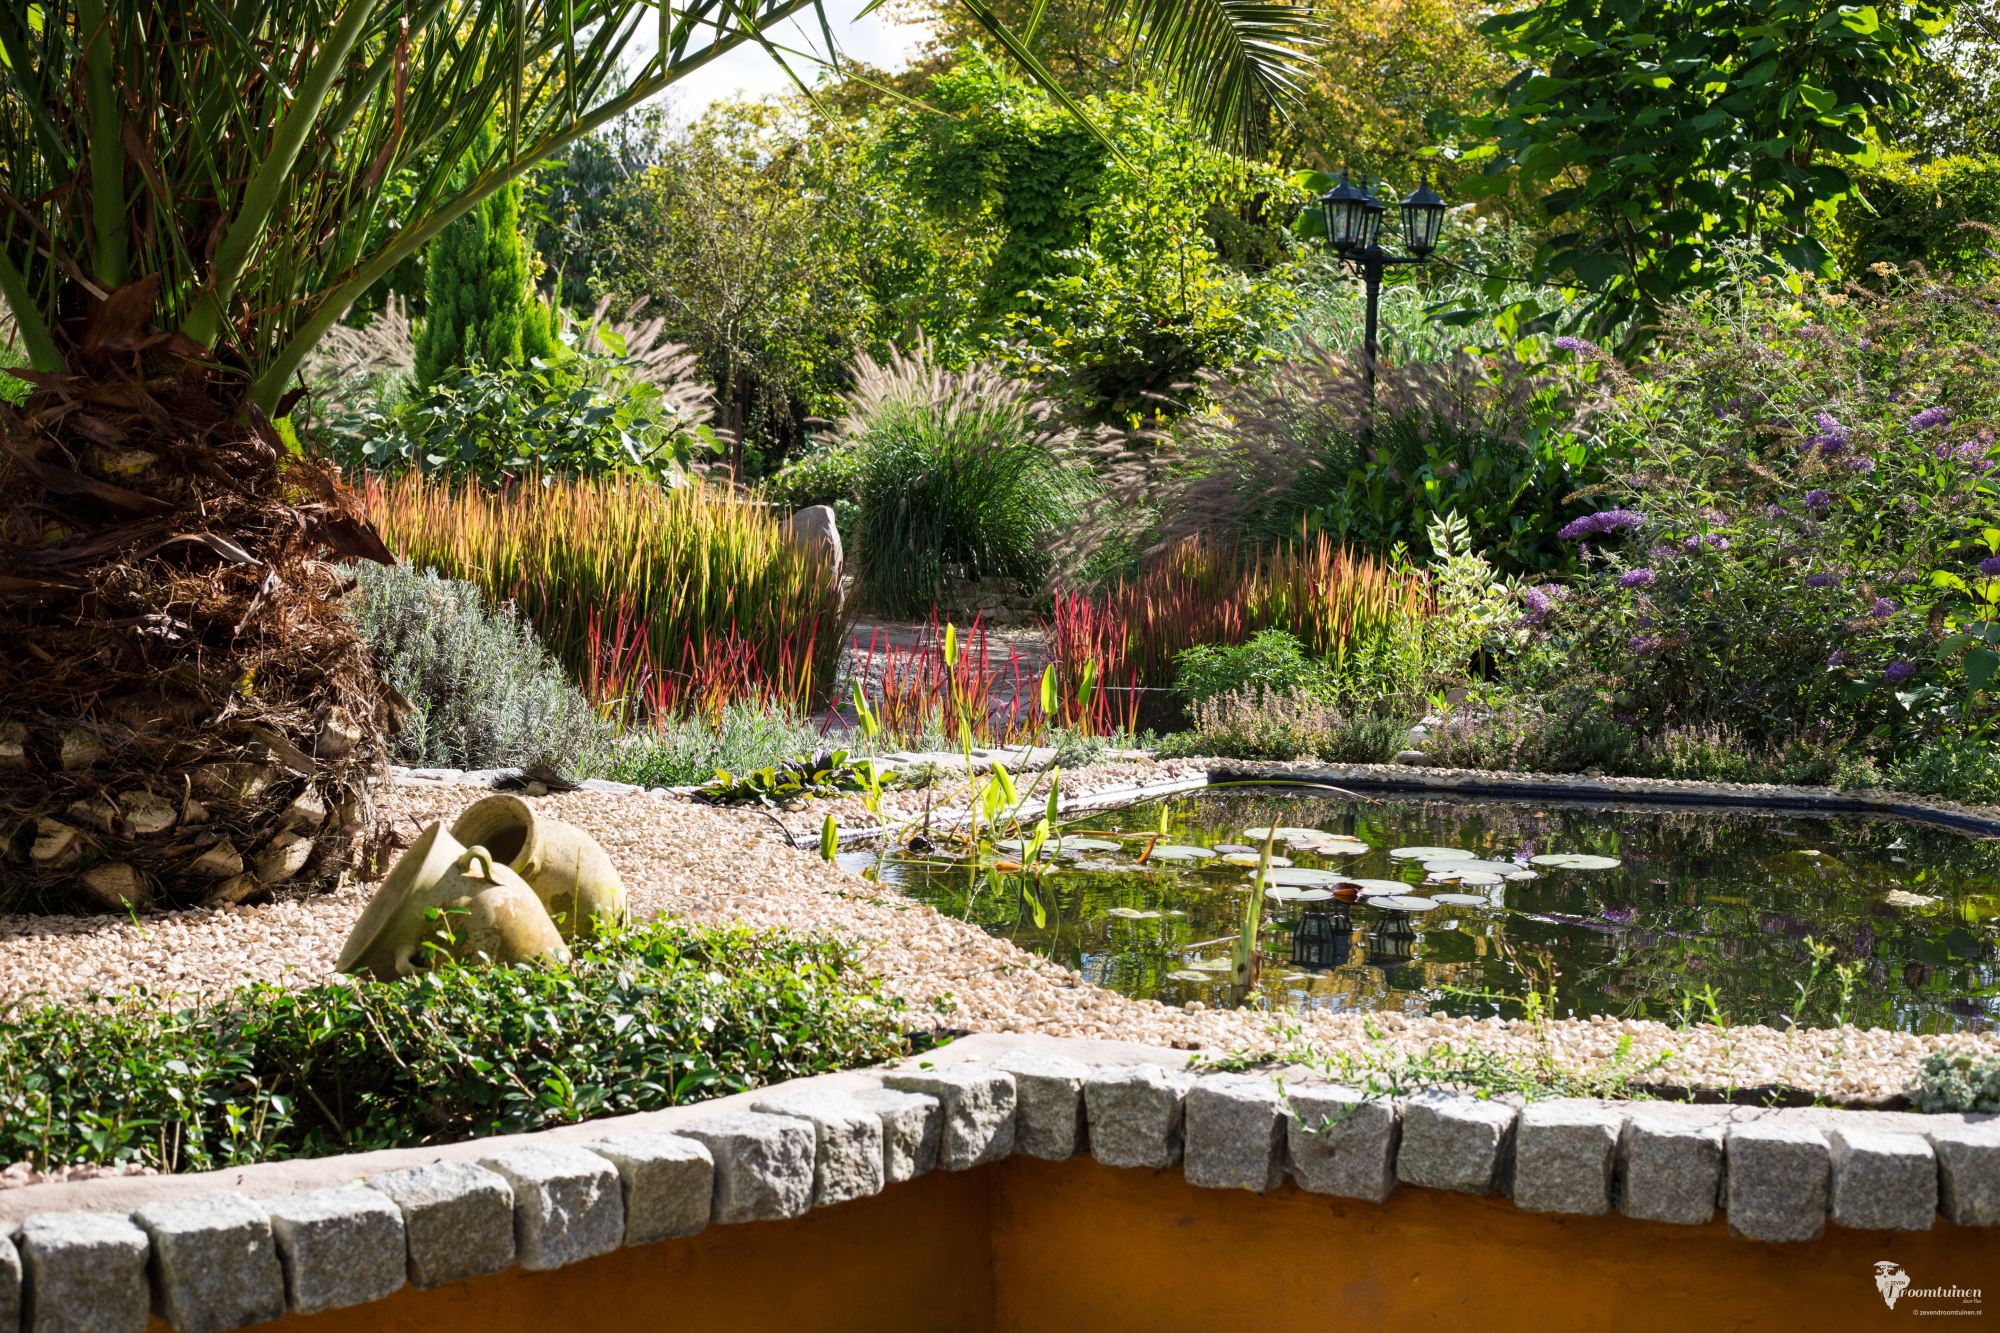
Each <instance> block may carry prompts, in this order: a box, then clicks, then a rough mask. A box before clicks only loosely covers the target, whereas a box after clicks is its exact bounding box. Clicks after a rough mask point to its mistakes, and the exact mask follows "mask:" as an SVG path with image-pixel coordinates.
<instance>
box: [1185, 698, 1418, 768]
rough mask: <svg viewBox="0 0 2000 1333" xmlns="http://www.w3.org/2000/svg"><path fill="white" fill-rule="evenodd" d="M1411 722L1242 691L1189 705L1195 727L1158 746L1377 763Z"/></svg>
mask: <svg viewBox="0 0 2000 1333" xmlns="http://www.w3.org/2000/svg"><path fill="white" fill-rule="evenodd" d="M1409 733H1410V719H1409V718H1408V717H1406V716H1399V715H1397V714H1396V713H1394V712H1378V711H1364V712H1346V711H1343V710H1342V709H1340V708H1338V707H1336V706H1335V705H1334V704H1333V703H1331V702H1329V701H1328V700H1327V699H1326V698H1325V697H1324V696H1323V695H1320V694H1314V693H1308V692H1303V691H1292V692H1286V691H1283V690H1276V689H1270V690H1256V689H1242V690H1234V691H1230V692H1226V693H1223V694H1218V695H1215V696H1213V697H1211V698H1208V699H1206V700H1204V701H1202V702H1200V703H1197V704H1196V705H1195V706H1194V726H1193V727H1191V728H1189V729H1188V730H1186V731H1183V732H1177V733H1175V734H1174V735H1172V736H1169V737H1167V738H1166V739H1165V740H1164V741H1162V742H1161V743H1160V744H1159V746H1158V747H1157V753H1158V754H1160V755H1161V756H1162V757H1165V758H1183V757H1214V758H1220V759H1281V760H1290V759H1317V760H1320V761H1321V762H1323V763H1330V764H1381V763H1387V762H1388V761H1389V760H1391V759H1394V758H1395V757H1396V755H1397V753H1398V752H1399V751H1401V750H1402V749H1404V748H1405V745H1406V743H1407V741H1408V738H1409Z"/></svg>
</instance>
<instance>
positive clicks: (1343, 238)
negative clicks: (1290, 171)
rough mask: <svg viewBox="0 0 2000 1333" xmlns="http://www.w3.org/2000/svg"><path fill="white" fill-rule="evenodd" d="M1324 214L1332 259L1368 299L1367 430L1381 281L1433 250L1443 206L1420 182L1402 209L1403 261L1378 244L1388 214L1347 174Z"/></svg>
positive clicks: (1324, 198) (1324, 199)
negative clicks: (1345, 267) (1357, 279)
mask: <svg viewBox="0 0 2000 1333" xmlns="http://www.w3.org/2000/svg"><path fill="white" fill-rule="evenodd" d="M1319 202H1320V207H1321V208H1322V209H1323V210H1324V211H1325V213H1326V240H1327V244H1329V245H1331V246H1332V247H1333V250H1334V253H1335V254H1337V255H1339V256H1340V258H1341V259H1342V260H1343V261H1344V262H1345V263H1346V264H1347V265H1348V266H1349V267H1350V268H1352V269H1353V270H1354V271H1355V272H1356V273H1357V274H1359V275H1360V277H1361V282H1362V286H1363V287H1364V288H1365V289H1366V291H1367V293H1368V318H1367V323H1366V327H1365V330H1364V332H1363V334H1362V340H1361V362H1362V372H1363V374H1364V375H1366V377H1367V380H1368V414H1369V423H1370V425H1371V426H1372V424H1373V421H1374V415H1375V357H1376V354H1377V351H1378V348H1377V347H1376V344H1375V327H1376V317H1377V314H1378V312H1379V310H1380V307H1381V299H1382V275H1383V273H1385V272H1387V271H1388V269H1389V267H1390V266H1391V265H1394V264H1422V263H1425V262H1427V261H1428V260H1429V259H1430V257H1431V251H1433V250H1435V249H1437V243H1438V234H1439V233H1440V232H1442V231H1443V230H1444V200H1443V199H1442V198H1441V197H1440V196H1439V195H1438V192H1437V191H1436V190H1433V189H1432V188H1431V186H1430V181H1429V180H1428V179H1427V178H1423V179H1419V181H1418V183H1417V188H1416V189H1415V190H1413V191H1412V192H1411V193H1410V197H1409V198H1407V199H1405V200H1404V201H1403V203H1402V210H1401V211H1402V214H1403V244H1404V246H1405V247H1407V248H1408V250H1409V253H1408V254H1407V255H1392V254H1390V253H1389V252H1388V251H1387V250H1384V249H1383V248H1382V246H1381V244H1380V240H1381V235H1382V215H1383V214H1384V213H1385V212H1387V211H1388V210H1387V208H1385V207H1384V206H1383V204H1382V201H1381V200H1379V199H1377V198H1376V197H1375V196H1374V194H1373V193H1372V192H1371V191H1370V190H1369V189H1368V187H1367V186H1365V185H1361V186H1356V185H1353V184H1350V183H1349V181H1348V179H1347V171H1346V170H1345V169H1344V168H1343V169H1342V171H1341V173H1340V183H1339V184H1338V185H1336V186H1334V187H1333V188H1332V189H1331V190H1328V191H1327V192H1326V193H1325V194H1323V195H1321V196H1320V197H1319Z"/></svg>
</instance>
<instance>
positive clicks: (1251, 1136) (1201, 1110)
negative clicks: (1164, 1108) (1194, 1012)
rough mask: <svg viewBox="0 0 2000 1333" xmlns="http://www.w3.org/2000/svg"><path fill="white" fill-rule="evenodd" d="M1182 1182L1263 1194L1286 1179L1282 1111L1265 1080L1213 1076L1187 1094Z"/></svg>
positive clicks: (1275, 1093) (1273, 1085) (1275, 1090)
mask: <svg viewBox="0 0 2000 1333" xmlns="http://www.w3.org/2000/svg"><path fill="white" fill-rule="evenodd" d="M1184 1119H1185V1139H1186V1144H1185V1154H1186V1158H1187V1179H1188V1184H1190V1185H1200V1186H1202V1187H1204V1188H1206V1189H1244V1190H1254V1191H1256V1192H1258V1193H1260V1194H1261V1193H1265V1192H1268V1191H1270V1190H1274V1189H1276V1188H1277V1187H1278V1186H1279V1185H1281V1184H1283V1183H1284V1180H1285V1125H1286V1116H1285V1106H1284V1102H1283V1100H1282V1099H1281V1098H1280V1097H1279V1095H1278V1086H1277V1084H1276V1083H1274V1082H1273V1081H1272V1080H1271V1079H1269V1078H1258V1077H1251V1076H1238V1075H1233V1074H1216V1075H1211V1076H1209V1077H1207V1078H1203V1079H1199V1080H1197V1081H1196V1083H1195V1085H1194V1086H1193V1087H1192V1088H1190V1089H1188V1094H1187V1101H1186V1103H1185V1110H1184Z"/></svg>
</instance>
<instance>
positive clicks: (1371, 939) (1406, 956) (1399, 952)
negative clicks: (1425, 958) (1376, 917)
mask: <svg viewBox="0 0 2000 1333" xmlns="http://www.w3.org/2000/svg"><path fill="white" fill-rule="evenodd" d="M1416 955H1417V928H1416V925H1415V924H1414V923H1413V922H1412V921H1411V920H1410V918H1408V917H1407V916H1404V915H1403V914H1402V913H1401V912H1396V913H1393V914H1390V915H1387V916H1384V917H1383V918H1382V919H1381V920H1380V921H1378V922H1376V923H1375V928H1374V929H1373V930H1370V931H1369V932H1368V962H1369V964H1370V965H1371V966H1374V967H1379V968H1381V969H1383V970H1384V971H1387V970H1389V969H1390V968H1393V967H1401V966H1402V965H1403V964H1404V963H1407V962H1409V961H1410V960H1411V959H1412V958H1414V957H1416Z"/></svg>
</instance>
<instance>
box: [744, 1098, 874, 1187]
mask: <svg viewBox="0 0 2000 1333" xmlns="http://www.w3.org/2000/svg"><path fill="white" fill-rule="evenodd" d="M750 1109H751V1110H753V1111H769V1112H771V1113H772V1114H774V1115H788V1116H793V1117H796V1118H797V1119H800V1120H804V1121H806V1122H807V1123H808V1124H810V1125H811V1126H812V1127H813V1136H814V1145H813V1207H815V1208H825V1207H827V1206H828V1205H830V1204H836V1203H846V1202H847V1201H848V1200H849V1199H865V1198H867V1197H868V1196H869V1195H871V1194H880V1193H881V1192H882V1174H883V1168H882V1117H881V1115H880V1114H878V1113H877V1112H875V1111H873V1110H871V1109H870V1108H868V1107H866V1106H863V1105H862V1104H861V1103H860V1102H857V1101H855V1100H854V1099H853V1098H852V1097H848V1096H844V1095H842V1094H841V1093H837V1092H824V1091H820V1090H817V1089H806V1090H800V1091H797V1092H785V1091H782V1090H781V1091H780V1092H779V1093H778V1094H777V1095H775V1096H771V1097H766V1098H764V1099H763V1100H761V1101H758V1102H756V1103H755V1104H753V1105H752V1106H751V1108H750Z"/></svg>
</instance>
